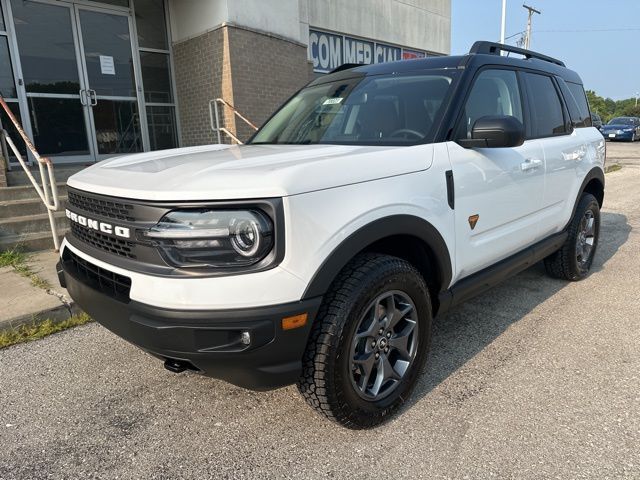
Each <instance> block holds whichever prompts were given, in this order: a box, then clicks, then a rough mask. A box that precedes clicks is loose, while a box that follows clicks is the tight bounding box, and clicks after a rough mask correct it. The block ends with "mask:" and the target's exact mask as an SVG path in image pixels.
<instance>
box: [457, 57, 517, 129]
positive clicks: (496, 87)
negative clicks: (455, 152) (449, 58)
mask: <svg viewBox="0 0 640 480" xmlns="http://www.w3.org/2000/svg"><path fill="white" fill-rule="evenodd" d="M488 115H509V116H512V117H515V118H517V119H518V120H520V122H522V123H524V122H523V115H522V99H521V97H520V88H519V87H518V78H517V76H516V72H515V71H513V70H498V69H495V70H491V69H489V70H483V71H482V72H480V74H479V75H478V76H477V77H476V79H475V81H474V83H473V86H472V87H471V92H470V93H469V98H467V103H466V104H465V106H464V111H463V114H462V119H461V121H460V124H459V125H458V128H457V129H456V138H471V130H472V129H473V125H474V124H475V123H476V121H477V120H478V119H479V118H481V117H486V116H488Z"/></svg>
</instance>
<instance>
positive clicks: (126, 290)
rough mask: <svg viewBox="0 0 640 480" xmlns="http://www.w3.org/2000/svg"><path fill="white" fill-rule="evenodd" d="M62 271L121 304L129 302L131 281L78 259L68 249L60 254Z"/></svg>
mask: <svg viewBox="0 0 640 480" xmlns="http://www.w3.org/2000/svg"><path fill="white" fill-rule="evenodd" d="M62 262H63V263H64V269H65V271H66V272H68V273H69V274H70V275H72V276H73V277H75V278H76V279H77V280H78V281H80V282H82V283H84V284H85V285H87V286H89V287H91V288H93V289H94V290H97V291H98V292H101V293H103V294H105V295H108V296H109V297H111V298H114V299H116V300H118V301H121V302H125V303H127V302H129V300H130V297H129V294H130V292H131V279H130V278H129V277H125V276H123V275H118V274H117V273H113V272H111V271H109V270H105V269H104V268H100V267H98V266H97V265H94V264H93V263H91V262H88V261H87V260H85V259H83V258H81V257H79V256H78V255H76V254H75V253H73V252H72V251H71V250H70V249H69V248H65V249H64V253H63V254H62Z"/></svg>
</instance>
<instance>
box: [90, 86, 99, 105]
mask: <svg viewBox="0 0 640 480" xmlns="http://www.w3.org/2000/svg"><path fill="white" fill-rule="evenodd" d="M87 92H88V93H89V105H90V106H92V107H95V106H96V105H98V94H97V93H96V91H95V90H93V89H91V88H90V89H89V90H87Z"/></svg>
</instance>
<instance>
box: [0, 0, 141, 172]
mask: <svg viewBox="0 0 640 480" xmlns="http://www.w3.org/2000/svg"><path fill="white" fill-rule="evenodd" d="M11 9H12V16H13V18H14V24H15V30H16V36H17V40H18V46H19V47H18V50H19V65H20V69H21V72H22V78H21V79H20V81H19V88H21V89H22V93H23V96H22V98H23V108H24V110H25V111H26V112H24V111H23V123H24V126H25V130H26V131H27V133H28V134H29V135H30V136H31V138H32V139H33V140H34V142H35V144H36V147H37V148H38V150H39V152H40V154H41V155H43V156H48V157H50V158H51V159H52V160H53V161H54V162H56V163H69V162H81V163H88V162H94V161H97V160H101V159H103V158H107V157H108V156H110V155H115V154H122V153H133V152H141V151H143V150H144V145H143V135H142V133H141V120H140V96H139V94H138V88H137V84H138V82H137V81H136V78H137V71H138V68H137V64H136V56H135V55H134V54H133V52H134V50H133V45H132V37H131V30H132V28H131V19H130V17H129V14H128V13H127V12H120V11H115V10H114V11H112V10H109V9H105V8H102V7H101V8H97V7H87V6H81V5H74V4H71V3H63V2H50V1H48V0H22V1H12V2H11ZM25 113H26V115H25Z"/></svg>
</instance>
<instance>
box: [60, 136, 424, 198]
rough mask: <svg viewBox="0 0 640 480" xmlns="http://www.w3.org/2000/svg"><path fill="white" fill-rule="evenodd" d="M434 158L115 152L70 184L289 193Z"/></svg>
mask: <svg viewBox="0 0 640 480" xmlns="http://www.w3.org/2000/svg"><path fill="white" fill-rule="evenodd" d="M432 157H433V146H432V145H416V146H410V147H372V146H351V145H240V146H229V145H207V146H200V147H188V148H179V149H173V150H162V151H156V152H148V153H140V154H134V155H127V156H124V157H118V158H112V159H109V160H105V161H102V162H100V163H97V164H95V165H92V166H91V167H88V168H86V169H84V170H82V171H81V172H79V173H77V174H75V175H73V176H72V177H71V178H69V180H68V184H69V185H70V186H71V187H73V188H77V189H80V190H85V191H88V192H94V193H98V194H103V195H111V196H114V197H123V198H132V199H141V200H159V201H165V200H166V201H174V200H229V199H246V198H269V197H284V196H288V195H296V194H300V193H306V192H310V191H314V190H322V189H327V188H333V187H338V186H343V185H348V184H351V183H359V182H366V181H370V180H376V179H379V178H384V177H390V176H395V175H402V174H405V173H411V172H416V171H419V170H424V169H426V168H429V166H430V165H431V161H432Z"/></svg>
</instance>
